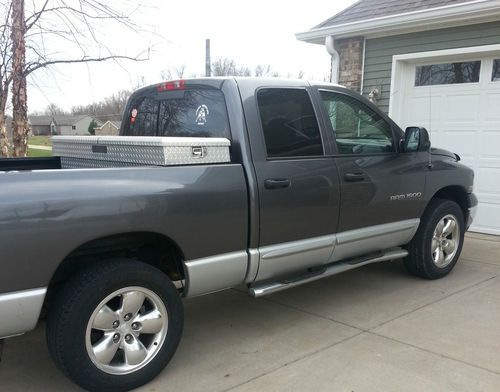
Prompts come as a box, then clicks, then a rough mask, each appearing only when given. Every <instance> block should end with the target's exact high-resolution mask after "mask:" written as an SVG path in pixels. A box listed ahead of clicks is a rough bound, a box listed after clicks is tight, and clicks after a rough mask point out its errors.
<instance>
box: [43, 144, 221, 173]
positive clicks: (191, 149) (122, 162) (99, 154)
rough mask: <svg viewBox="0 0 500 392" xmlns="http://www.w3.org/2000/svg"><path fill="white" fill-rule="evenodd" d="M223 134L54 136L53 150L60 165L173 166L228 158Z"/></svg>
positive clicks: (71, 166) (76, 166) (67, 167)
mask: <svg viewBox="0 0 500 392" xmlns="http://www.w3.org/2000/svg"><path fill="white" fill-rule="evenodd" d="M230 145H231V142H230V141H229V140H228V139H225V138H201V137H154V136H53V137H52V153H53V155H55V156H60V157H61V166H62V167H63V168H66V169H70V168H89V167H91V168H98V167H124V166H172V165H196V164H207V163H226V162H230V161H231V157H230V152H229V147H230Z"/></svg>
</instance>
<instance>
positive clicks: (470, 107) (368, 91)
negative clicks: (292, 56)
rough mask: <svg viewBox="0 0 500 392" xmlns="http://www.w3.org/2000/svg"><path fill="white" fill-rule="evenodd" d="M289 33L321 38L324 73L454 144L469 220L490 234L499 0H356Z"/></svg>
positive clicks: (495, 204) (496, 200)
mask: <svg viewBox="0 0 500 392" xmlns="http://www.w3.org/2000/svg"><path fill="white" fill-rule="evenodd" d="M327 17H329V15H325V19H326V18H327ZM297 38H298V39H299V40H301V41H306V42H310V43H312V44H318V45H324V46H325V47H326V49H327V51H328V52H329V53H330V54H331V55H332V80H333V81H338V83H340V84H342V85H345V86H346V87H349V88H351V89H353V90H355V91H358V92H360V93H362V94H363V95H365V96H367V97H368V96H371V97H372V98H373V99H374V100H375V101H376V103H377V105H378V106H379V107H380V108H381V109H382V110H384V111H386V112H388V113H389V115H390V116H391V117H392V118H393V119H394V120H395V121H396V122H397V123H398V124H399V125H400V126H401V127H402V128H403V129H404V128H405V127H407V126H423V127H426V128H427V129H428V130H429V131H430V135H431V142H432V144H433V145H434V146H436V147H442V148H445V149H448V150H451V151H453V152H455V153H457V154H459V155H460V157H461V158H462V162H463V163H464V164H466V165H468V166H470V167H472V168H473V169H474V171H475V173H476V178H475V185H474V187H475V189H474V192H475V193H476V194H477V196H478V199H479V208H478V212H477V216H476V219H475V222H474V224H473V226H472V227H471V229H472V230H473V231H479V232H484V233H491V234H500V0H474V1H470V0H399V1H395V0H360V1H358V2H356V3H354V4H353V5H352V6H351V7H348V8H346V9H345V10H344V11H342V12H340V13H338V14H337V15H334V16H333V17H330V18H329V19H326V20H325V21H324V22H322V23H320V24H319V25H318V26H316V27H314V28H312V29H311V30H309V31H305V32H302V33H298V34H297Z"/></svg>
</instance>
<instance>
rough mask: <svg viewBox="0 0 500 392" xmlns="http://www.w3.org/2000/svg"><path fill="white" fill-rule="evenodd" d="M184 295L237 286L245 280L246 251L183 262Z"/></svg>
mask: <svg viewBox="0 0 500 392" xmlns="http://www.w3.org/2000/svg"><path fill="white" fill-rule="evenodd" d="M185 266H186V272H187V279H186V290H185V293H184V295H185V296H186V297H195V296H197V295H202V294H208V293H212V292H214V291H220V290H224V289H227V288H230V287H234V286H237V285H239V284H241V283H243V281H244V280H245V276H246V273H247V267H248V254H247V251H246V250H244V251H238V252H231V253H225V254H222V255H216V256H210V257H205V258H202V259H197V260H191V261H187V262H185Z"/></svg>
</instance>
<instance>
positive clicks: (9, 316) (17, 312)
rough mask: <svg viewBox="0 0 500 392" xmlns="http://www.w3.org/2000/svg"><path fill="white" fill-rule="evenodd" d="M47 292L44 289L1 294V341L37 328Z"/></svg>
mask: <svg viewBox="0 0 500 392" xmlns="http://www.w3.org/2000/svg"><path fill="white" fill-rule="evenodd" d="M46 292H47V288H46V287H42V288H37V289H31V290H23V291H15V292H12V293H5V294H0V339H1V338H6V337H10V336H15V335H20V334H23V333H25V332H28V331H31V330H32V329H34V328H35V326H36V323H37V321H38V318H39V317H40V311H41V310H42V305H43V300H44V299H45V294H46Z"/></svg>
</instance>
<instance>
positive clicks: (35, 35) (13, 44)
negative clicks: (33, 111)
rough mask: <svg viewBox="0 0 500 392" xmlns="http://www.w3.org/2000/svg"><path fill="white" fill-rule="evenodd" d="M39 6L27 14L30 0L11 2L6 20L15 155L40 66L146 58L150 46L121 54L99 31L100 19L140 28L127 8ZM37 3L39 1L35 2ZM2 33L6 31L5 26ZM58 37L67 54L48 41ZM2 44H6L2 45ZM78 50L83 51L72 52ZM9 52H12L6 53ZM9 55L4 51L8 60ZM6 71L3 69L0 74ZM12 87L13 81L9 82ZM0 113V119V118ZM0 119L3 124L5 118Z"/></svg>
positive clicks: (0, 93)
mask: <svg viewBox="0 0 500 392" xmlns="http://www.w3.org/2000/svg"><path fill="white" fill-rule="evenodd" d="M39 4H41V7H40V8H33V10H31V12H30V13H29V16H28V17H26V15H25V12H26V11H25V1H24V0H11V1H10V2H9V8H8V10H9V13H10V23H9V18H7V23H5V29H6V31H8V32H10V42H8V45H7V47H9V48H10V60H9V61H10V62H11V63H12V65H11V70H10V72H8V75H9V77H10V79H11V80H12V91H11V92H12V106H13V120H12V124H13V135H14V137H13V141H14V149H13V155H14V156H25V155H26V151H27V135H28V131H29V128H28V118H27V91H26V85H27V83H26V79H27V77H28V76H30V75H32V74H33V73H34V72H36V71H38V70H39V69H45V68H47V67H50V66H53V65H56V64H74V63H89V62H101V61H107V60H120V59H127V60H134V61H141V60H146V59H147V55H148V53H149V49H146V50H144V51H142V52H141V53H138V54H137V55H136V56H125V55H118V54H116V53H114V52H113V50H111V49H110V48H108V47H106V45H104V44H103V42H102V40H101V38H100V37H99V34H98V31H99V29H98V28H96V26H98V25H99V23H101V24H102V23H103V22H106V23H114V24H115V25H116V26H117V27H124V28H127V29H130V30H131V31H136V30H138V29H139V28H138V26H136V25H134V24H133V22H132V21H131V19H130V15H129V14H127V13H126V12H125V11H124V10H122V8H118V7H117V9H114V8H113V7H111V6H109V5H108V4H107V2H106V1H104V0H44V1H42V2H40V3H39ZM33 7H36V3H35V2H33ZM0 33H1V31H0ZM50 39H58V40H60V41H61V40H62V41H63V42H65V43H67V44H66V45H67V49H66V50H65V55H61V53H57V52H54V51H50V50H49V49H48V47H49V45H46V41H50ZM0 50H1V49H0ZM75 50H78V51H79V54H76V55H75V54H72V55H71V54H69V53H72V52H75ZM6 54H7V53H6ZM8 57H9V56H7V55H6V56H5V57H3V60H5V59H7V58H8ZM0 76H1V75H0ZM7 87H8V85H7ZM7 95H8V88H7V89H2V90H0V112H2V113H3V116H4V119H5V109H4V110H3V111H2V110H1V109H2V107H1V103H2V99H5V100H7ZM1 119H2V118H1V115H0V123H1ZM0 125H1V124H0Z"/></svg>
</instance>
